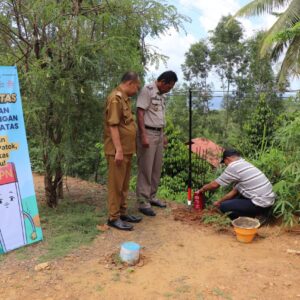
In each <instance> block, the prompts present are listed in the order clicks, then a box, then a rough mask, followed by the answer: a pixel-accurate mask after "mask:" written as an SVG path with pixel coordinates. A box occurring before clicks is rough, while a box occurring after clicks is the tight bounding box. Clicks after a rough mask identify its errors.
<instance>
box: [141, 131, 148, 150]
mask: <svg viewBox="0 0 300 300" xmlns="http://www.w3.org/2000/svg"><path fill="white" fill-rule="evenodd" d="M141 143H142V146H143V148H149V141H148V137H147V135H146V134H142V135H141Z"/></svg>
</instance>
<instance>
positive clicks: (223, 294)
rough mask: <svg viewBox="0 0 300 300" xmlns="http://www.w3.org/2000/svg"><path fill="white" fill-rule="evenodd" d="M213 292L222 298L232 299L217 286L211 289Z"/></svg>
mask: <svg viewBox="0 0 300 300" xmlns="http://www.w3.org/2000/svg"><path fill="white" fill-rule="evenodd" d="M213 294H214V295H216V296H219V297H221V298H223V299H226V300H232V298H231V296H230V295H228V294H226V293H225V292H223V291H222V290H221V289H219V288H214V289H213Z"/></svg>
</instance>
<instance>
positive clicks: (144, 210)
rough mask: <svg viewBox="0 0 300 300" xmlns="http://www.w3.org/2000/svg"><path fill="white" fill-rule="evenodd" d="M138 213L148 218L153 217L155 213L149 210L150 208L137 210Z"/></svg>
mask: <svg viewBox="0 0 300 300" xmlns="http://www.w3.org/2000/svg"><path fill="white" fill-rule="evenodd" d="M139 211H140V212H141V213H143V214H144V215H146V216H149V217H154V216H156V213H155V212H154V211H153V209H152V208H150V207H147V208H139Z"/></svg>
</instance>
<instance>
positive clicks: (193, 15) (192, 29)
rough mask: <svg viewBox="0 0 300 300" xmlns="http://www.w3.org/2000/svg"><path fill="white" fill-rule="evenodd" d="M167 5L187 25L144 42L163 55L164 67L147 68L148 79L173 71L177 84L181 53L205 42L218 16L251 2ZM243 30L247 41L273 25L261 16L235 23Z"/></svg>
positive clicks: (204, 0)
mask: <svg viewBox="0 0 300 300" xmlns="http://www.w3.org/2000/svg"><path fill="white" fill-rule="evenodd" d="M167 2H168V3H169V4H171V5H174V6H175V7H176V8H177V10H178V12H179V13H181V14H183V15H185V16H188V17H189V18H190V19H191V23H188V22H186V23H185V24H184V27H185V31H186V32H184V31H180V32H177V31H176V30H175V29H173V28H171V29H169V30H168V32H167V34H165V35H161V36H160V37H159V38H156V39H148V40H147V41H146V43H147V44H148V45H151V46H153V47H155V48H156V50H158V51H159V52H160V53H161V54H164V55H167V56H168V57H169V59H168V60H167V63H166V66H165V65H164V64H163V63H160V65H159V68H158V69H157V68H156V66H150V67H149V72H148V77H149V78H150V77H151V78H157V77H158V75H159V74H160V73H162V72H163V71H165V70H173V71H175V72H176V73H177V75H178V77H179V81H182V80H183V74H182V71H181V64H183V63H184V53H185V52H187V51H188V49H189V47H190V46H191V44H193V43H196V42H197V41H199V40H200V39H203V38H206V37H207V36H208V34H209V31H210V30H214V28H215V27H216V26H217V24H218V22H219V20H220V19H221V17H222V16H224V15H225V16H226V15H228V14H232V15H233V14H235V13H236V12H237V11H238V10H239V9H240V8H241V7H242V6H244V5H245V4H247V3H249V2H251V1H250V0H172V1H171V0H169V1H167ZM238 20H239V21H240V22H241V24H242V26H243V28H244V35H245V37H246V38H247V37H250V36H252V35H254V34H255V32H257V31H259V30H262V29H268V28H270V26H271V25H272V24H273V23H274V22H275V20H276V18H275V17H274V16H272V15H268V14H266V15H264V16H261V17H255V18H240V19H238ZM210 79H211V81H213V83H214V87H215V89H218V85H219V83H218V80H217V78H216V76H212V77H211V78H210ZM291 88H292V89H296V88H297V89H299V88H300V80H299V79H298V80H293V81H292V85H291Z"/></svg>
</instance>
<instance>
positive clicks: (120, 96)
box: [104, 88, 136, 155]
mask: <svg viewBox="0 0 300 300" xmlns="http://www.w3.org/2000/svg"><path fill="white" fill-rule="evenodd" d="M109 126H118V129H119V134H120V140H121V145H122V149H123V154H133V153H135V152H136V124H135V121H134V118H133V115H132V112H131V103H130V98H128V97H127V96H126V95H125V94H124V93H123V92H122V90H121V89H120V88H116V89H114V90H113V91H112V92H111V93H110V94H109V96H108V97H107V100H106V110H105V125H104V152H105V154H106V155H115V153H116V149H115V146H114V144H113V141H112V138H111V133H110V128H109Z"/></svg>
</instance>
